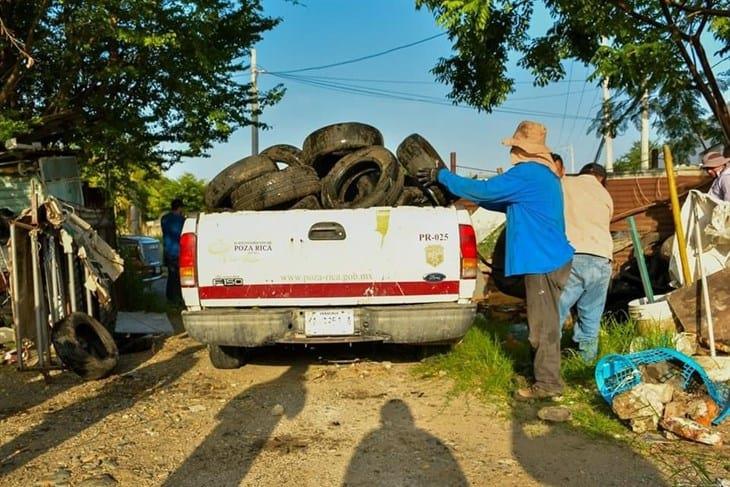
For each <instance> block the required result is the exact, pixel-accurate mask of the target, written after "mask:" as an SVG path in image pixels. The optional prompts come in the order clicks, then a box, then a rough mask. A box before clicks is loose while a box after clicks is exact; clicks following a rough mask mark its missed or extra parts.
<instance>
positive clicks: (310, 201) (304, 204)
mask: <svg viewBox="0 0 730 487" xmlns="http://www.w3.org/2000/svg"><path fill="white" fill-rule="evenodd" d="M289 209H290V210H321V209H322V205H321V204H320V202H319V199H318V198H317V197H316V196H315V195H313V194H311V195H309V196H307V197H306V198H302V199H301V200H299V201H297V202H296V203H294V204H293V205H292V206H291V208H289Z"/></svg>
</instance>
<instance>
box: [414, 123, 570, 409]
mask: <svg viewBox="0 0 730 487" xmlns="http://www.w3.org/2000/svg"><path fill="white" fill-rule="evenodd" d="M546 134H547V130H546V129H545V126H544V125H542V124H539V123H536V122H531V121H524V122H521V123H520V124H519V126H518V127H517V130H516V131H515V133H514V135H513V136H512V137H510V138H508V139H505V140H503V141H502V144H504V145H506V146H508V147H510V158H511V161H512V164H513V165H514V167H513V168H512V169H510V170H509V171H507V172H505V173H504V174H501V175H499V176H496V177H493V178H490V179H489V180H486V181H483V180H474V179H470V178H464V177H461V176H457V175H456V174H452V173H451V172H449V171H448V170H447V169H446V168H444V167H440V168H434V169H422V170H420V171H418V180H419V182H420V183H421V184H423V185H429V184H433V183H439V184H442V185H443V186H445V187H446V189H448V190H449V192H451V193H452V194H454V195H456V196H460V197H462V198H465V199H468V200H470V201H473V202H475V203H477V204H478V205H480V206H481V207H483V208H486V209H488V210H492V211H501V212H504V213H506V214H507V223H506V233H507V239H506V252H505V254H506V255H505V275H506V276H507V277H510V276H524V282H525V294H526V298H527V299H526V300H527V323H528V327H529V329H530V335H529V340H530V345H532V348H533V350H534V352H535V358H534V362H533V370H534V375H535V383H534V384H533V385H532V386H531V387H527V388H523V389H519V390H518V391H517V392H516V394H515V398H516V399H518V400H530V399H540V398H547V397H553V396H557V395H559V394H561V393H562V391H563V381H562V379H561V378H560V323H559V322H558V318H559V311H558V302H559V300H560V295H561V292H562V290H563V286H564V285H565V282H566V280H567V278H568V274H569V272H570V260H571V258H572V256H573V248H572V247H571V246H570V244H568V239H567V238H566V236H565V220H564V214H563V211H564V210H563V194H562V190H561V187H560V178H559V177H558V175H557V174H556V168H555V164H554V162H553V159H552V157H551V155H550V149H549V148H548V147H547V146H546V145H545V136H546Z"/></svg>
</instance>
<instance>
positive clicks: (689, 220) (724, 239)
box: [669, 190, 730, 287]
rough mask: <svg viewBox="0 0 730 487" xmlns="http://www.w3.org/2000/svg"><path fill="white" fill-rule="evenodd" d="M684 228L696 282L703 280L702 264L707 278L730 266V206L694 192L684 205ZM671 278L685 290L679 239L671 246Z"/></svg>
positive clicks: (688, 254)
mask: <svg viewBox="0 0 730 487" xmlns="http://www.w3.org/2000/svg"><path fill="white" fill-rule="evenodd" d="M695 225H699V226H700V233H701V237H702V249H699V248H698V246H697V242H696V239H695ZM682 226H683V228H684V234H685V239H686V241H687V260H688V262H689V268H690V273H691V275H692V279H693V280H696V279H699V277H700V272H699V266H698V264H699V263H700V262H702V265H703V266H704V269H705V274H706V275H708V276H709V275H711V274H714V273H715V272H718V271H721V270H722V269H724V268H725V267H727V265H728V262H730V203H728V202H724V201H720V200H717V199H715V198H713V197H712V196H710V195H708V194H706V193H701V192H699V191H697V190H692V191H690V193H689V196H688V197H687V200H686V201H685V202H684V205H682ZM669 274H670V277H671V279H672V285H673V286H674V287H682V286H683V285H684V284H685V283H684V278H683V276H682V264H681V261H680V257H679V245H678V244H677V239H676V238H675V239H674V243H673V244H672V258H671V260H670V262H669Z"/></svg>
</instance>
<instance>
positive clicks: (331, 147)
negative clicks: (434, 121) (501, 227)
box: [205, 122, 451, 210]
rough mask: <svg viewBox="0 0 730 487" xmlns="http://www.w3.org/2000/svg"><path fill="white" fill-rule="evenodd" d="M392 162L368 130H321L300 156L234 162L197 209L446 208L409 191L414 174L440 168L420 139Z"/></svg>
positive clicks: (441, 201) (437, 197) (281, 147)
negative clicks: (203, 206) (426, 169)
mask: <svg viewBox="0 0 730 487" xmlns="http://www.w3.org/2000/svg"><path fill="white" fill-rule="evenodd" d="M396 154H397V156H396V155H395V154H393V153H392V152H390V151H389V150H388V149H386V148H385V147H384V146H383V135H382V134H381V133H380V131H379V130H378V129H376V128H375V127H371V126H369V125H365V124H362V123H355V122H350V123H339V124H334V125H329V126H326V127H322V128H320V129H319V130H316V131H314V132H312V133H311V134H309V136H307V138H306V139H304V143H303V145H302V149H299V148H298V147H295V146H292V145H287V144H278V145H274V146H271V147H269V148H267V149H265V150H264V151H262V152H261V153H260V154H259V155H256V156H250V157H246V158H244V159H241V160H240V161H237V162H234V163H233V164H231V165H230V166H228V167H227V168H226V169H224V170H223V171H221V172H220V173H219V174H218V175H217V176H216V177H215V178H213V179H212V180H211V181H210V183H209V184H208V186H207V188H206V192H205V203H206V205H207V207H208V208H209V209H217V210H228V209H233V210H289V209H311V210H314V209H322V208H368V207H373V206H403V205H410V206H446V205H448V204H449V203H450V202H451V199H450V196H449V195H447V194H445V193H444V191H443V190H442V189H440V188H439V187H437V186H430V187H422V186H419V185H418V184H417V183H416V180H415V175H416V172H417V171H418V170H419V169H423V168H433V167H437V166H438V165H439V164H443V161H442V160H441V158H440V157H439V155H438V153H437V152H436V151H435V150H434V148H433V147H432V146H431V144H429V143H428V141H427V140H426V139H424V138H423V137H421V136H420V135H418V134H413V135H410V136H408V137H406V139H405V140H403V142H402V143H401V144H400V145H399V146H398V149H397V151H396ZM280 166H284V168H283V169H280Z"/></svg>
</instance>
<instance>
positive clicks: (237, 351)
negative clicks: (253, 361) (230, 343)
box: [208, 345, 245, 369]
mask: <svg viewBox="0 0 730 487" xmlns="http://www.w3.org/2000/svg"><path fill="white" fill-rule="evenodd" d="M208 357H210V363H211V364H213V367H215V368H216V369H237V368H239V367H240V366H242V365H243V364H244V363H245V349H244V348H243V347H226V346H223V345H208Z"/></svg>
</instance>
